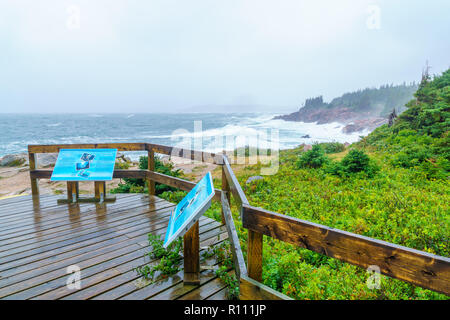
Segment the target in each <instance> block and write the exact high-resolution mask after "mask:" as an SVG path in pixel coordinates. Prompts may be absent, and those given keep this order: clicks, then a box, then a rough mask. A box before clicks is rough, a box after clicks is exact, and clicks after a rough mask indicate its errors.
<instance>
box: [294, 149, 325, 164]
mask: <svg viewBox="0 0 450 320" xmlns="http://www.w3.org/2000/svg"><path fill="white" fill-rule="evenodd" d="M328 162H329V159H328V157H327V156H325V152H324V151H323V149H322V147H321V146H320V145H319V144H315V145H313V146H312V149H311V150H308V151H306V152H305V153H303V154H302V155H300V157H299V158H298V160H297V168H320V167H322V166H323V165H324V164H326V163H328Z"/></svg>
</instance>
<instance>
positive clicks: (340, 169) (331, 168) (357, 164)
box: [325, 149, 380, 178]
mask: <svg viewBox="0 0 450 320" xmlns="http://www.w3.org/2000/svg"><path fill="white" fill-rule="evenodd" d="M379 170H380V168H379V167H378V166H377V165H376V163H375V162H374V161H373V160H372V159H370V158H369V156H368V155H367V154H366V153H365V152H364V151H361V150H357V149H352V150H350V152H349V153H348V154H347V155H346V156H345V157H344V159H342V161H341V162H337V161H335V162H331V163H329V164H328V166H327V167H326V168H325V171H326V172H327V173H331V174H333V175H336V176H341V177H342V176H349V175H352V174H355V173H359V172H362V173H364V174H365V175H366V176H367V177H369V178H372V177H373V176H374V175H375V174H376V173H377V172H378V171H379Z"/></svg>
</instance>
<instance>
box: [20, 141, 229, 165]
mask: <svg viewBox="0 0 450 320" xmlns="http://www.w3.org/2000/svg"><path fill="white" fill-rule="evenodd" d="M61 149H117V150H118V151H152V152H155V153H160V154H165V155H169V156H174V157H180V158H186V159H191V160H197V161H201V162H210V163H214V164H218V165H222V164H223V156H222V155H221V154H215V153H210V152H204V151H195V150H190V149H183V148H177V147H170V146H164V145H160V144H154V143H145V142H138V143H134V142H120V143H77V144H52V145H33V144H30V145H28V153H29V154H36V153H58V152H59V150H61Z"/></svg>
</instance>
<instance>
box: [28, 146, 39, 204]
mask: <svg viewBox="0 0 450 320" xmlns="http://www.w3.org/2000/svg"><path fill="white" fill-rule="evenodd" d="M28 159H29V166H30V171H32V170H36V154H35V153H28ZM30 179H31V194H32V195H33V196H38V195H39V186H38V179H36V178H31V177H30Z"/></svg>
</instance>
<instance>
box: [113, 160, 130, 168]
mask: <svg viewBox="0 0 450 320" xmlns="http://www.w3.org/2000/svg"><path fill="white" fill-rule="evenodd" d="M129 168H130V164H129V163H128V162H123V161H116V163H115V164H114V169H122V170H126V169H129Z"/></svg>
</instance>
